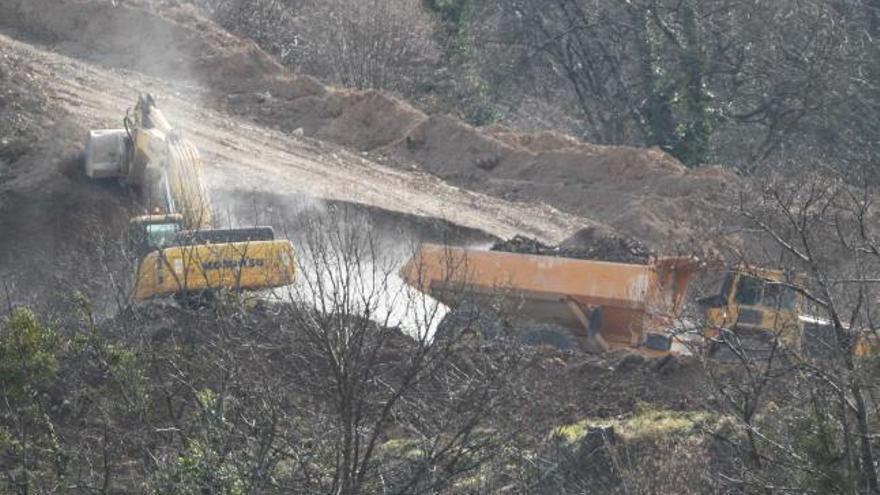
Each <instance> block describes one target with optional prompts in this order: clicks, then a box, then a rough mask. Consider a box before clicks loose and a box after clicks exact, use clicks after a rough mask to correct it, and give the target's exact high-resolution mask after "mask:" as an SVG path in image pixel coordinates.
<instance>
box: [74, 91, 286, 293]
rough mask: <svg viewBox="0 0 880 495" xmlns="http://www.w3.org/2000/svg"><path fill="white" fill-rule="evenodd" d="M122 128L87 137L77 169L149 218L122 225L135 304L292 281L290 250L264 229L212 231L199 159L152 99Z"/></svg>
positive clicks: (131, 114)
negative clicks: (110, 183)
mask: <svg viewBox="0 0 880 495" xmlns="http://www.w3.org/2000/svg"><path fill="white" fill-rule="evenodd" d="M123 122H124V127H125V128H124V129H102V130H93V131H91V132H90V133H89V141H88V145H87V149H86V160H85V167H86V175H88V176H89V177H90V178H93V179H117V180H119V181H120V182H122V183H123V184H124V185H126V186H128V187H131V188H132V189H133V190H134V191H135V192H136V193H137V194H138V196H139V197H140V199H141V201H142V202H143V206H144V208H146V209H147V210H148V211H152V212H153V214H147V215H143V216H138V217H135V218H133V219H131V222H130V233H129V243H130V247H131V249H132V251H133V252H134V253H135V254H136V256H137V259H138V269H137V273H136V279H135V285H134V298H135V299H141V300H142V299H150V298H154V297H162V296H176V297H183V298H191V297H194V296H201V295H205V294H212V293H214V292H216V291H218V290H228V291H235V292H238V291H241V290H261V289H269V288H275V287H282V286H285V285H289V284H292V283H293V282H294V278H295V263H294V261H295V260H294V250H293V245H292V243H291V242H290V241H288V240H281V239H275V234H274V231H273V230H272V228H271V227H253V228H243V229H214V228H212V227H213V223H214V219H213V214H212V213H213V212H212V208H211V201H210V196H209V194H208V191H207V188H206V187H205V184H204V182H203V180H202V167H203V165H202V160H201V157H200V156H199V152H198V150H197V149H196V148H195V146H194V145H193V144H192V143H190V142H189V141H187V140H186V139H184V137H183V135H182V134H181V132H180V131H179V130H178V129H175V128H173V127H171V125H170V124H169V123H168V121H167V120H166V119H165V116H164V115H163V114H162V112H161V111H160V110H159V109H158V108H157V107H156V103H155V100H154V99H153V97H152V96H150V95H143V96H141V97H140V98H139V99H138V102H137V105H136V106H135V107H134V109H133V110H130V111H129V112H128V114H127V115H126V117H125V119H124V121H123Z"/></svg>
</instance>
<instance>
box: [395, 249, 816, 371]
mask: <svg viewBox="0 0 880 495" xmlns="http://www.w3.org/2000/svg"><path fill="white" fill-rule="evenodd" d="M705 268H706V267H705V266H703V265H701V263H699V262H698V260H696V259H694V258H690V257H668V258H655V259H652V260H649V262H648V263H647V264H644V265H638V264H628V263H611V262H604V261H593V260H581V259H571V258H561V257H553V256H542V255H527V254H518V253H507V252H496V251H483V250H477V249H466V248H456V247H448V246H440V245H432V244H425V245H422V246H421V248H420V250H419V251H418V252H417V253H416V255H415V256H413V258H412V259H410V260H409V262H408V263H407V264H406V266H405V267H404V268H403V270H402V276H403V278H404V279H405V280H406V281H407V283H408V284H410V285H411V286H413V287H415V288H417V289H419V290H421V291H423V292H425V293H427V294H430V295H431V296H432V297H434V298H435V299H437V300H439V301H440V302H442V303H444V304H446V305H447V306H450V307H452V308H453V310H454V309H455V307H457V306H460V305H461V304H463V303H467V304H471V303H476V304H478V305H479V304H482V305H492V304H495V305H497V303H498V302H499V301H503V302H505V303H507V311H509V312H510V313H511V314H512V315H513V317H514V318H515V319H517V320H518V321H523V322H533V323H540V324H548V323H549V324H553V325H557V326H561V327H563V328H565V329H567V330H568V331H569V332H570V333H571V334H572V335H574V336H575V337H576V339H577V341H578V343H579V344H580V347H581V348H582V349H583V350H586V351H589V352H604V351H608V350H614V349H620V348H626V349H633V350H636V351H637V352H640V353H643V354H646V355H664V354H668V353H689V352H691V349H692V348H693V345H691V344H692V343H693V340H697V341H699V342H712V343H714V345H713V346H710V347H711V349H710V352H715V350H716V349H717V348H718V347H719V346H720V344H719V342H720V341H721V339H722V337H723V336H724V335H725V332H730V331H732V332H736V334H737V335H738V336H742V337H744V338H746V337H748V338H749V339H750V340H751V341H753V340H758V341H765V342H766V341H770V340H774V339H775V338H777V337H778V338H779V340H780V341H782V342H784V343H785V344H786V345H791V346H793V347H796V348H800V346H801V344H802V342H801V336H802V334H803V329H804V321H805V320H804V319H803V318H802V317H801V315H800V314H799V308H800V307H801V296H800V295H799V294H798V293H797V292H796V291H794V290H793V289H792V288H791V286H790V285H789V284H787V283H786V280H789V278H787V277H786V274H785V273H783V272H781V271H774V270H767V269H760V268H754V267H748V266H745V265H743V266H740V267H738V268H736V269H734V270H732V271H729V272H719V274H721V275H723V276H722V277H721V278H722V280H723V281H722V283H721V284H720V285H719V286H718V287H717V288H716V293H715V294H714V295H712V296H710V297H705V298H703V299H700V301H699V305H700V308H701V312H702V313H703V315H704V316H705V320H706V325H705V327H704V328H702V329H701V330H700V331H699V332H696V333H700V334H702V335H698V336H697V337H699V338H697V339H693V333H694V332H691V337H692V339H691V340H690V341H685V337H684V335H683V334H682V333H680V332H679V331H677V330H676V328H677V327H678V328H679V329H680V328H681V325H678V323H680V322H681V317H682V313H683V311H684V309H685V302H686V296H687V290H688V286H689V283H690V281H691V280H692V279H693V277H694V276H695V275H696V274H697V273H699V272H702V271H703V270H704V269H705ZM691 330H693V329H691ZM702 337H707V338H708V339H706V340H704V339H703V338H702Z"/></svg>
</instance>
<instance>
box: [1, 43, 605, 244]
mask: <svg viewBox="0 0 880 495" xmlns="http://www.w3.org/2000/svg"><path fill="white" fill-rule="evenodd" d="M6 55H15V56H18V57H21V58H22V59H24V60H27V65H28V68H27V69H28V71H29V73H30V75H31V76H32V77H33V78H34V80H35V82H37V83H38V84H40V85H41V86H43V87H44V88H45V90H46V93H47V95H48V97H49V99H50V100H52V101H53V102H54V103H56V104H60V105H61V106H62V107H63V108H65V109H66V110H68V111H69V112H70V113H71V114H72V115H73V116H75V118H76V119H77V120H78V121H79V122H78V123H79V124H81V125H82V126H83V127H85V128H101V127H119V126H120V123H121V118H122V116H123V115H124V113H125V110H126V109H127V108H129V107H130V106H132V105H133V103H134V102H135V100H136V97H137V95H138V94H139V93H140V92H149V93H152V94H153V95H155V96H156V97H157V99H158V101H159V103H160V106H161V108H162V109H163V110H164V111H165V112H166V113H167V114H168V115H169V119H171V121H172V123H173V124H174V125H177V126H179V127H180V128H181V129H183V130H184V132H185V133H186V134H187V136H188V137H189V138H190V139H191V140H193V141H194V142H195V143H196V145H197V146H198V147H199V149H200V150H201V151H202V153H203V155H204V158H205V162H206V165H207V167H208V178H209V181H210V185H211V187H212V189H213V190H215V191H224V190H228V191H238V192H240V191H253V192H257V193H269V194H272V195H281V196H284V195H291V196H298V197H303V196H306V197H310V198H318V199H327V200H334V201H345V202H352V203H359V204H364V205H368V206H372V207H377V208H382V209H386V210H390V211H394V212H400V213H404V214H411V215H418V216H423V217H432V218H441V219H445V220H447V221H449V222H452V223H454V224H458V225H461V226H465V227H469V228H473V229H479V230H482V231H484V232H486V233H489V234H492V235H495V236H499V237H511V236H513V235H515V234H527V235H530V236H534V237H538V238H540V239H542V240H545V241H548V242H559V241H561V240H562V239H563V238H565V237H567V236H568V235H569V234H571V233H572V232H573V231H575V230H576V229H578V228H580V227H583V226H585V225H590V224H591V222H590V221H589V220H587V219H583V218H580V217H576V216H573V215H569V214H564V213H562V212H560V211H558V210H556V209H554V208H551V207H549V206H546V205H543V204H522V203H512V202H508V201H505V200H502V199H499V198H495V197H490V196H486V195H483V194H479V193H476V192H472V191H467V190H464V189H461V188H458V187H455V186H452V185H449V184H446V183H444V182H443V181H442V180H440V179H438V178H437V177H435V176H432V175H429V174H426V173H423V172H417V171H405V170H400V169H395V168H392V167H388V166H383V165H382V164H380V163H375V162H372V161H370V160H367V159H365V158H364V157H363V156H360V155H357V154H354V153H351V152H347V151H345V150H342V149H341V148H339V147H337V146H333V145H328V144H325V143H321V142H318V141H315V140H311V139H308V138H302V137H297V136H291V135H289V134H285V133H282V132H279V131H275V130H272V129H268V128H264V127H260V126H258V125H255V124H253V123H250V122H244V121H242V120H239V119H236V118H233V117H230V116H228V115H224V114H222V113H219V112H217V111H214V110H212V109H210V108H207V105H203V104H202V102H203V101H204V100H206V98H204V95H205V92H204V90H202V89H201V88H199V87H196V86H192V85H185V84H182V83H176V82H167V81H160V80H157V79H154V78H151V77H147V76H144V75H142V74H139V73H135V72H131V71H124V70H119V69H113V68H107V67H99V66H97V65H91V64H87V63H84V62H82V61H80V60H76V59H72V58H68V57H65V56H63V55H59V54H58V53H55V52H52V51H48V50H45V49H42V48H39V47H35V46H33V45H29V44H26V43H23V42H20V41H17V40H14V39H12V38H9V37H7V36H3V35H0V56H6ZM83 138H85V136H84V137H83ZM221 197H222V195H221ZM217 206H218V207H219V208H220V209H222V208H223V207H224V205H222V204H221V205H217Z"/></svg>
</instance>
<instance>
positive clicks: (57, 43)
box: [0, 0, 738, 250]
mask: <svg viewBox="0 0 880 495" xmlns="http://www.w3.org/2000/svg"><path fill="white" fill-rule="evenodd" d="M170 3H173V2H170ZM0 18H4V19H8V21H7V22H5V24H7V25H9V26H14V27H16V29H17V30H18V31H19V32H25V33H28V34H29V35H32V36H39V38H40V40H41V41H43V42H45V43H49V44H51V46H52V48H53V49H55V50H58V51H61V52H63V53H67V54H71V55H76V56H80V57H85V58H87V59H89V60H93V61H98V62H101V63H102V64H104V65H108V66H112V67H122V68H126V69H131V70H136V71H138V72H141V73H144V74H148V75H153V76H158V77H163V78H173V79H175V80H177V81H181V80H183V81H193V82H195V83H197V84H198V85H200V86H201V87H204V88H206V89H208V90H209V92H208V93H207V94H202V95H201V96H202V97H204V98H206V99H208V100H210V101H211V103H212V104H213V105H214V106H216V107H218V108H220V109H222V110H223V111H225V112H228V113H230V114H233V115H238V116H241V117H243V118H246V119H250V120H254V121H256V122H258V123H260V124H262V125H265V126H267V127H270V128H275V129H278V130H281V131H282V132H292V131H295V130H297V129H302V132H303V133H304V135H305V136H311V137H316V138H319V139H322V140H325V141H331V142H334V143H337V144H341V145H343V146H346V147H349V148H353V149H355V150H360V151H370V152H373V154H374V155H375V154H380V155H384V156H385V157H387V158H388V159H389V162H390V163H392V164H397V165H399V166H400V165H402V166H406V167H409V166H415V167H418V168H421V169H422V170H425V171H427V172H430V173H432V174H435V175H437V176H438V177H440V178H442V179H444V180H446V181H448V182H450V183H452V184H455V185H457V186H459V187H463V188H466V189H468V190H472V191H476V192H479V193H482V194H489V195H491V196H495V197H499V198H503V199H506V200H511V201H515V202H526V203H531V204H541V203H544V204H547V205H549V206H551V207H555V208H558V209H559V210H561V211H564V212H567V213H569V214H572V215H575V216H579V217H583V218H589V219H591V220H593V221H594V223H598V224H606V225H610V226H611V227H613V228H616V229H618V230H620V231H622V232H624V233H626V234H628V235H630V236H634V237H636V238H638V239H640V240H642V241H644V242H647V243H649V244H651V245H652V246H654V247H657V248H660V249H664V250H669V249H673V247H674V246H678V245H680V244H682V243H683V242H687V241H693V240H694V239H697V238H700V237H701V236H703V235H705V233H706V232H707V231H709V230H712V229H713V228H715V226H716V225H717V224H718V217H719V216H723V215H722V209H723V208H722V206H723V205H725V204H726V203H727V202H729V200H730V198H729V197H728V195H729V191H730V190H731V189H732V187H731V186H734V185H735V184H737V183H738V179H737V177H736V176H734V175H733V174H731V173H729V172H726V171H724V170H721V169H719V168H712V167H707V168H701V169H695V170H689V169H687V168H685V167H684V166H683V165H681V163H679V162H678V161H677V160H675V159H674V158H672V157H671V156H669V155H667V154H666V153H664V152H662V151H660V150H657V149H636V148H629V147H612V146H597V145H591V144H587V143H584V142H582V141H579V140H577V139H575V138H573V137H571V136H566V135H563V134H559V133H554V132H543V133H536V134H522V133H516V132H511V131H509V130H505V129H502V128H498V127H489V128H485V129H477V128H474V127H471V126H469V125H467V124H464V123H462V122H460V121H457V120H455V119H452V118H450V117H445V116H427V115H425V114H424V113H422V112H420V111H419V110H416V109H415V108H413V107H412V106H411V105H409V104H407V103H406V102H403V101H400V100H398V99H396V98H394V97H392V96H389V95H386V94H383V93H379V92H375V91H370V92H355V91H348V90H342V89H338V88H332V87H325V86H323V85H321V84H319V83H318V82H316V81H315V80H314V79H312V78H308V77H301V76H296V75H294V74H291V73H290V72H288V71H287V70H285V69H284V68H283V67H282V66H280V65H279V64H278V63H277V62H276V61H275V60H274V59H273V58H272V57H270V56H269V55H267V54H266V53H265V52H263V51H262V50H260V49H259V48H258V47H257V46H256V45H255V44H254V43H253V42H251V41H249V40H243V39H241V38H238V37H236V36H233V35H231V34H229V33H227V32H225V31H224V30H222V29H220V28H219V27H217V26H216V25H215V24H213V23H212V22H210V21H208V20H206V19H205V18H204V17H202V16H201V15H200V14H199V13H198V12H197V11H196V10H194V9H193V8H190V7H177V6H170V7H168V6H161V5H157V3H156V2H153V1H148V0H140V1H137V2H132V1H128V2H125V3H123V4H122V5H121V6H119V7H116V8H113V7H111V6H110V5H109V2H106V1H97V0H80V1H76V2H73V1H72V0H65V1H58V0H11V1H8V2H4V5H3V6H0ZM144 39H149V40H150V43H144V42H143V40H144ZM694 212H699V214H698V215H695V214H694ZM587 223H588V222H587ZM569 233H570V232H569ZM545 240H546V239H545ZM558 240H559V239H558V238H557V239H556V241H558Z"/></svg>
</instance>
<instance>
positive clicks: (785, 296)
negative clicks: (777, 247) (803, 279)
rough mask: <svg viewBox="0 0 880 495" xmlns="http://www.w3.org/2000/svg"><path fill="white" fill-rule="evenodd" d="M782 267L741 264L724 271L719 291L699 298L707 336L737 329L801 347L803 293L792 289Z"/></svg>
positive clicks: (742, 336) (747, 335) (743, 333)
mask: <svg viewBox="0 0 880 495" xmlns="http://www.w3.org/2000/svg"><path fill="white" fill-rule="evenodd" d="M789 280H790V279H789V278H788V277H787V276H786V274H785V273H784V272H782V271H781V270H770V269H764V268H756V267H750V266H744V265H742V266H739V267H738V268H737V269H735V270H731V271H728V272H726V273H725V274H724V277H723V280H722V283H721V285H720V289H719V290H718V293H717V294H714V295H712V296H709V297H705V298H702V299H700V300H699V301H698V302H699V304H700V306H701V308H702V310H703V313H704V315H705V317H706V323H707V329H706V331H705V333H706V335H707V336H708V337H712V338H717V337H719V336H720V335H721V334H722V333H723V332H725V331H729V332H734V333H735V334H736V335H737V337H738V338H739V339H741V340H749V341H752V342H755V341H757V342H761V343H765V344H769V343H772V342H773V341H774V340H775V339H779V340H780V341H781V342H782V343H783V344H784V345H785V346H787V347H789V348H791V349H798V350H799V349H801V347H802V345H803V342H802V335H803V331H802V324H801V322H800V318H799V315H800V312H801V308H802V307H803V296H802V295H801V294H799V293H798V292H797V291H795V290H794V289H792V288H791V287H790V286H789V284H788V282H789Z"/></svg>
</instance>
